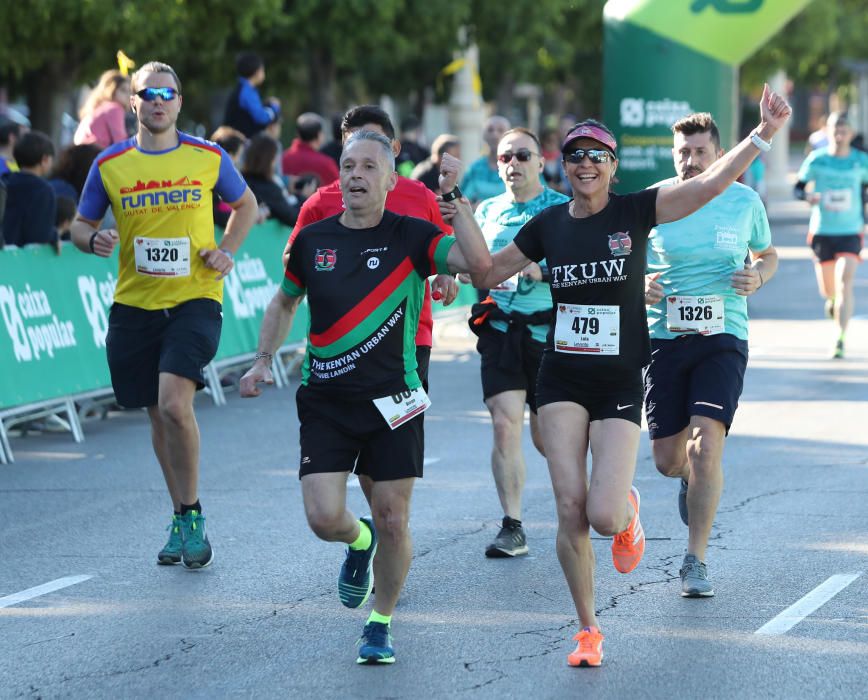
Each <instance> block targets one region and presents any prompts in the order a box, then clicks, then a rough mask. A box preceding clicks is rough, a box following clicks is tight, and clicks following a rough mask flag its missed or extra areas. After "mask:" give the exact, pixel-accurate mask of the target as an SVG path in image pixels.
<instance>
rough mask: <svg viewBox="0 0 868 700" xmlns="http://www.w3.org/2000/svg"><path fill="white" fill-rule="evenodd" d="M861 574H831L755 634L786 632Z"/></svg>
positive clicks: (858, 572)
mask: <svg viewBox="0 0 868 700" xmlns="http://www.w3.org/2000/svg"><path fill="white" fill-rule="evenodd" d="M861 575H862V572H861V571H857V572H856V573H853V574H835V575H834V576H830V577H829V578H827V579H826V580H825V581H823V583H821V584H820V585H819V586H817V587H816V588H815V589H814V590H813V591H811V592H810V593H808V595H806V596H805V597H804V598H802V599H801V600H798V601H796V602H795V603H793V604H792V605H791V606H790V607H788V608H787V609H786V610H784V611H783V612H782V613H781V614H780V615H778V616H777V617H774V618H772V619H771V620H769V621H768V622H766V623H765V624H764V625H763V626H762V627H760V628H759V629H758V630H757V631H756V632H755V633H754V634H767V635H773V634H784V633H785V632H787V631H788V630H790V629H792V628H793V627H795V626H796V625H797V624H799V623H800V622H801V621H802V620H804V619H805V618H806V617H807V616H808V615H810V614H811V613H812V612H814V611H815V610H817V609H818V608H820V607H821V606H823V605H825V604H826V603H828V602H829V601H830V600H832V598H834V597H835V596H836V595H838V594H839V593H840V592H841V591H843V590H844V589H845V588H846V587H847V586H849V585H850V584H851V583H853V581H855V580H856V579H857V578H859V577H860V576H861Z"/></svg>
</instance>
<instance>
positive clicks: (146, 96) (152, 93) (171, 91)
mask: <svg viewBox="0 0 868 700" xmlns="http://www.w3.org/2000/svg"><path fill="white" fill-rule="evenodd" d="M136 95H137V96H138V97H141V98H142V99H143V100H144V101H145V102H153V101H154V100H156V99H157V98H158V97H159V98H160V99H161V100H162V101H163V102H171V101H172V100H174V99H175V98H176V97H177V96H178V91H177V90H176V89H175V88H170V87H165V88H153V87H151V88H145V89H144V90H139V91H138V92H137V93H136Z"/></svg>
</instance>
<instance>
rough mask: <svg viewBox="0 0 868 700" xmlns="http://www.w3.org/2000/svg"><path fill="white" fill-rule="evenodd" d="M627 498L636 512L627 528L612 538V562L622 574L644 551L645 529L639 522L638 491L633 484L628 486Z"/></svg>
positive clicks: (640, 557)
mask: <svg viewBox="0 0 868 700" xmlns="http://www.w3.org/2000/svg"><path fill="white" fill-rule="evenodd" d="M629 499H630V503H632V504H633V509H634V510H635V511H636V513H635V514H634V515H633V519H632V520H631V521H630V525H629V526H628V527H627V529H626V530H624V532H619V533H618V534H617V535H615V537H614V538H613V539H612V562H613V563H614V564H615V568H616V569H617V570H618V571H620V572H621V573H622V574H629V573H630V572H631V571H632V570H633V569H635V568H636V567H637V566H638V565H639V562H640V561H641V560H642V555H643V554H644V553H645V531H644V530H643V529H642V523H640V522H639V491H638V490H637V489H636V487H635V486H631V487H630V496H629Z"/></svg>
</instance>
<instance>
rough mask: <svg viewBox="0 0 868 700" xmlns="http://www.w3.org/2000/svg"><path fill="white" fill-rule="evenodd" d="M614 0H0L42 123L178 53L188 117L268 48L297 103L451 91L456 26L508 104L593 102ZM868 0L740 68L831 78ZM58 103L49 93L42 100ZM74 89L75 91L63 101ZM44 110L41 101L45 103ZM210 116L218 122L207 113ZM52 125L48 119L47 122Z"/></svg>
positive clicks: (318, 106) (850, 50)
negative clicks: (132, 62)
mask: <svg viewBox="0 0 868 700" xmlns="http://www.w3.org/2000/svg"><path fill="white" fill-rule="evenodd" d="M604 5H605V0H545V1H544V2H541V1H540V0H511V1H510V2H508V3H507V2H503V0H466V1H465V2H447V1H446V0H325V1H324V0H244V1H243V2H238V0H209V2H207V3H205V2H200V1H197V0H150V2H141V1H140V0H27V1H26V2H22V1H14V0H10V1H7V2H0V84H2V85H5V86H6V87H7V88H8V89H9V90H10V91H11V92H12V93H13V94H15V95H25V96H26V97H27V99H28V101H29V102H30V106H31V109H32V111H33V114H34V121H35V123H36V124H37V125H38V126H39V125H43V124H53V123H56V122H57V120H58V113H57V111H58V105H61V106H64V107H65V108H66V109H69V108H70V106H69V95H70V94H71V93H72V88H73V87H74V86H75V85H78V84H81V83H82V82H92V81H94V80H95V79H96V78H97V77H98V76H99V74H100V73H101V72H102V71H103V70H105V69H106V68H110V67H113V66H114V65H116V63H115V53H116V51H117V50H118V49H122V50H123V51H125V52H126V53H127V54H128V55H130V56H131V57H133V58H134V59H136V60H137V61H138V62H139V63H140V64H141V63H142V62H144V61H146V60H151V59H160V60H164V61H167V62H169V63H171V64H172V65H173V66H174V67H175V68H176V69H177V70H178V72H179V74H180V75H181V77H182V79H183V80H184V88H185V108H184V112H185V116H186V117H187V118H188V119H190V118H192V119H195V120H197V121H202V122H205V123H211V122H213V120H212V119H210V118H209V117H210V116H211V114H212V113H214V112H216V111H217V110H216V109H215V107H214V105H212V104H211V103H210V100H211V96H212V95H214V94H219V91H220V90H221V89H223V90H226V89H228V87H229V86H231V85H232V83H233V82H234V79H235V78H234V61H233V58H234V54H235V53H236V52H237V51H239V50H242V49H250V50H256V51H258V52H260V53H261V54H262V55H263V56H264V58H265V59H266V65H267V73H268V82H267V84H266V86H265V91H266V92H268V93H272V92H273V93H276V94H277V95H278V96H280V97H281V98H283V99H284V100H286V102H287V107H288V109H287V111H288V112H290V113H291V112H293V111H294V110H295V109H314V110H317V111H320V112H323V113H329V112H331V111H335V110H341V109H343V108H344V107H345V106H346V105H347V104H350V103H358V102H361V101H371V100H376V99H378V97H379V96H380V95H381V94H389V95H391V96H392V97H393V98H395V99H397V100H399V101H409V102H410V103H411V104H412V105H413V107H416V108H418V107H419V106H421V104H422V102H423V101H424V98H425V96H426V94H427V95H430V94H431V92H432V91H434V92H435V93H436V94H437V97H438V98H439V99H441V100H442V99H445V98H446V97H447V94H446V91H447V90H448V88H449V79H448V78H446V77H444V76H443V74H442V69H443V68H444V66H445V65H447V64H448V63H449V62H450V61H451V60H452V59H453V57H454V54H455V51H456V49H458V48H459V46H458V37H459V29H460V28H462V27H464V28H466V29H467V35H468V37H469V38H470V40H472V41H474V42H476V44H477V45H478V47H479V52H480V72H481V77H482V86H483V96H484V98H485V99H486V100H493V101H495V102H496V103H497V108H498V109H500V110H504V111H507V112H508V111H509V110H510V108H511V106H512V105H511V101H512V95H513V88H514V87H515V85H516V84H518V83H533V84H535V85H539V86H540V87H542V88H543V89H544V90H545V91H546V93H545V95H546V100H547V101H548V103H549V104H550V105H554V106H555V107H556V109H558V110H564V111H574V112H578V113H581V114H592V113H594V112H596V111H597V109H598V108H599V101H600V95H601V91H602V50H603V49H602V45H603V24H602V11H603V6H604ZM866 30H868V14H866V13H865V12H864V0H836V1H835V2H832V1H831V0H815V2H813V3H812V4H811V5H809V6H808V7H807V9H806V10H805V11H804V12H803V13H801V14H800V15H799V16H797V17H796V18H795V19H794V20H792V21H791V22H790V23H789V25H788V26H787V27H786V28H785V29H784V30H783V31H782V32H780V33H779V34H778V35H777V36H776V37H775V38H774V39H773V40H772V41H771V42H770V43H769V44H768V45H767V46H766V47H765V48H763V49H762V50H760V51H759V52H758V53H757V54H756V55H755V56H754V57H752V58H751V59H750V60H749V61H748V62H747V64H746V65H745V66H744V68H743V71H742V80H743V84H744V85H745V86H746V87H748V88H752V87H754V86H755V85H756V84H758V83H760V82H761V81H762V80H763V79H764V78H766V77H767V75H768V74H769V73H770V72H771V71H772V70H773V69H775V68H777V67H784V68H785V69H786V70H787V71H788V73H790V75H791V76H793V77H794V78H795V79H796V80H798V81H801V82H810V83H826V84H829V85H835V84H836V83H838V82H839V81H841V80H843V79H844V78H845V76H846V73H845V69H844V68H843V67H842V59H843V58H862V59H865V58H866V57H868V42H865V40H864V37H865V35H866ZM47 99H48V100H49V101H46V100H47ZM64 100H65V102H64ZM42 112H45V113H44V114H42ZM211 125H213V124H211ZM42 128H45V127H44V126H43V127H42Z"/></svg>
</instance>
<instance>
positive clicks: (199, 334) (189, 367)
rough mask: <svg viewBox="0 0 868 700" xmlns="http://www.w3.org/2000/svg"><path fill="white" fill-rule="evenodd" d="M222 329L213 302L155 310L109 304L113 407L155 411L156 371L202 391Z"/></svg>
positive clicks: (108, 350)
mask: <svg viewBox="0 0 868 700" xmlns="http://www.w3.org/2000/svg"><path fill="white" fill-rule="evenodd" d="M222 326H223V314H222V312H221V307H220V304H219V303H218V302H216V301H214V300H213V299H193V300H192V301H188V302H185V303H183V304H179V305H178V306H175V307H173V308H171V309H160V310H158V311H148V310H146V309H140V308H138V307H135V306H126V305H124V304H117V303H115V304H113V305H112V308H111V311H110V313H109V327H108V334H107V335H106V354H107V356H108V365H109V372H110V373H111V378H112V388H113V389H114V392H115V398H116V399H117V402H118V403H119V404H120V405H121V406H126V407H127V408H142V407H145V406H155V405H156V404H157V401H158V390H159V384H160V372H167V373H169V374H175V375H177V376H179V377H186V378H187V379H189V380H191V381H193V382H195V383H196V388H197V389H201V388H202V387H204V386H205V375H204V370H205V367H207V366H208V363H209V362H211V360H212V359H214V355H215V354H217V346H218V345H219V343H220V330H221V328H222Z"/></svg>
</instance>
